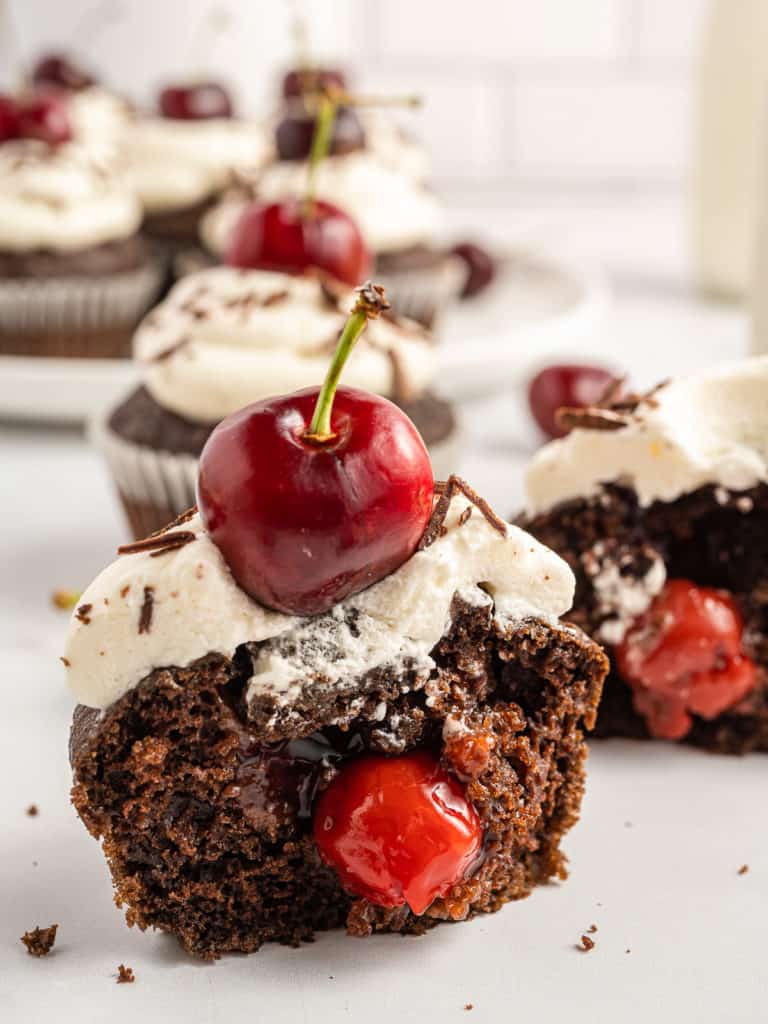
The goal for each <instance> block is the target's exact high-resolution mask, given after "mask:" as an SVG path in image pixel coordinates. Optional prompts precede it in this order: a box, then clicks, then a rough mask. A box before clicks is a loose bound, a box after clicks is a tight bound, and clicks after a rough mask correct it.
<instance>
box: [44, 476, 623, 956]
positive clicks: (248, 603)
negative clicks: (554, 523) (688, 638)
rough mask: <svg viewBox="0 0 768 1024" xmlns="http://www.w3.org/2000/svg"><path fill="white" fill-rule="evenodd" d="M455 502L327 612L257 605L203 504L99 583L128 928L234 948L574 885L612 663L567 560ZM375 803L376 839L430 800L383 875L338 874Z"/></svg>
mask: <svg viewBox="0 0 768 1024" xmlns="http://www.w3.org/2000/svg"><path fill="white" fill-rule="evenodd" d="M438 492H442V493H441V495H440V497H439V498H438V499H437V500H436V503H435V511H434V513H433V517H432V519H431V520H430V522H429V524H428V526H427V529H426V532H425V534H424V537H423V538H422V543H421V545H420V548H419V550H417V551H416V552H415V553H414V554H413V555H412V556H411V557H410V558H408V559H407V560H406V561H405V562H404V563H403V564H402V565H401V566H400V567H399V568H397V569H396V570H395V571H394V572H392V573H391V574H390V575H388V576H385V577H384V578H382V579H380V580H379V581H378V582H376V583H374V584H373V585H372V586H370V587H368V588H367V589H365V590H363V591H361V592H359V593H356V594H353V595H352V596H349V597H347V598H345V599H344V600H342V601H341V602H339V603H337V604H335V605H333V607H331V608H330V610H329V611H327V612H324V613H322V614H317V615H310V616H305V617H296V616H292V615H286V614H281V613H278V612H275V611H271V610H269V609H268V608H266V607H264V606H262V605H260V604H258V603H257V602H256V601H255V600H253V599H252V598H251V597H249V596H248V595H247V594H246V593H245V592H244V591H243V590H241V589H240V588H239V587H238V585H237V584H236V583H235V581H234V579H233V577H232V575H231V574H230V571H229V569H228V567H227V565H226V563H225V562H224V560H223V558H222V555H221V553H220V551H219V549H218V548H217V547H216V546H215V545H214V543H213V542H212V540H211V537H210V535H209V534H208V533H206V531H205V529H204V527H203V525H202V523H201V519H200V517H199V515H198V514H196V513H195V512H194V511H191V512H190V513H189V514H188V515H187V516H185V517H182V519H180V520H179V521H178V522H177V523H175V524H173V525H172V526H170V527H169V528H168V529H167V530H166V531H165V532H163V533H160V534H158V535H156V536H154V537H151V538H148V539H147V540H145V541H143V542H138V543H137V544H135V545H128V546H127V547H126V548H125V549H123V550H124V553H123V554H120V555H119V557H118V558H117V560H116V561H115V562H114V563H113V564H112V565H111V566H109V567H108V568H107V569H106V570H105V571H104V572H103V573H102V574H101V575H100V576H99V577H98V578H97V579H96V580H95V582H94V583H93V584H92V585H91V586H90V587H89V588H88V590H87V591H86V592H85V593H84V594H83V597H82V603H81V606H80V608H79V610H78V611H77V612H76V614H75V616H74V617H73V620H72V624H71V628H70V633H69V638H68V642H67V647H66V651H65V658H64V663H65V666H66V672H67V676H68V679H69V684H70V686H71V688H72V690H73V691H74V694H75V696H76V698H77V699H78V701H79V706H78V708H77V710H76V711H75V716H74V723H73V728H72V736H71V761H72V767H73V771H74V788H73V791H72V794H73V801H74V804H75V807H76V809H77V811H78V814H79V815H80V817H81V818H82V820H83V822H84V823H85V825H86V826H87V828H88V830H89V831H90V832H91V834H92V835H93V836H94V837H96V838H97V839H99V840H100V841H101V843H102V847H103V850H104V853H105V856H106V858H107V860H108V862H109V866H110V870H111V872H112V878H113V882H114V886H115V893H116V899H117V902H118V904H120V905H122V906H123V907H124V908H125V910H126V916H127V919H128V922H129V924H135V925H138V926H139V927H140V928H142V929H143V928H148V927H154V928H157V929H160V930H162V931H165V932H169V933H171V934H174V935H176V936H177V937H178V939H179V940H180V942H181V943H182V945H183V946H184V947H185V948H186V949H187V950H188V951H189V952H191V953H193V954H196V955H197V956H201V957H205V958H214V957H217V956H219V955H220V954H223V953H226V952H230V951H240V952H252V951H254V950H256V949H258V948H259V947H260V946H261V945H262V944H263V943H264V942H268V941H277V942H282V943H288V944H291V945H297V944H299V943H300V942H301V941H303V940H307V939H309V938H311V936H312V935H313V933H314V932H316V931H319V930H324V929H329V928H336V927H343V926H346V928H347V929H348V931H349V932H350V933H351V934H353V935H368V934H370V933H372V932H376V931H393V932H402V933H412V934H420V933H422V932H425V931H427V930H428V929H430V928H431V927H433V926H434V925H436V924H438V923H440V922H445V921H453V922H456V921H463V920H465V919H467V918H470V917H473V916H474V915H477V914H480V913H487V912H492V911H496V910H498V909H500V908H501V907H502V906H503V905H504V904H505V903H507V902H508V901H510V900H514V899H518V898H520V897H523V896H526V895H527V894H528V893H529V892H530V891H531V889H532V888H533V887H534V886H535V885H537V884H540V883H544V882H546V881H547V880H548V879H551V878H558V877H563V876H564V875H565V873H566V872H565V857H564V855H563V853H562V852H561V850H560V841H561V838H562V836H563V835H564V833H565V832H566V831H567V830H568V829H569V828H570V827H571V826H572V825H573V824H574V822H575V821H576V820H577V817H578V813H579V805H580V801H581V796H582V792H583V788H584V780H585V775H584V769H585V759H586V746H585V741H584V730H585V729H588V728H590V727H591V725H592V724H593V722H594V719H595V713H596V709H597V704H598V700H599V697H600V691H601V687H602V680H603V676H604V674H605V671H606V669H607V662H606V659H605V656H604V654H603V653H602V651H601V649H600V648H599V647H598V645H597V644H595V643H594V642H593V641H592V640H590V639H589V638H588V637H587V636H585V634H583V633H582V632H581V631H580V630H579V629H577V628H575V627H573V626H564V625H562V624H561V623H560V622H559V620H558V616H559V615H561V614H563V613H565V612H566V611H567V610H568V608H569V607H570V602H571V597H572V592H573V575H572V573H571V571H570V569H568V567H567V566H566V565H565V563H564V562H563V561H561V560H560V559H559V558H558V557H557V556H556V555H554V554H553V553H552V552H551V551H549V550H548V549H546V548H544V547H543V546H542V545H541V544H539V543H538V542H537V541H535V540H534V539H533V538H531V537H530V536H528V535H527V534H526V533H524V532H523V531H522V530H519V529H518V528H516V527H514V526H510V525H507V524H505V523H503V522H502V521H500V520H499V519H498V518H497V517H496V516H495V514H494V513H493V512H492V511H491V510H490V509H489V508H488V506H487V505H486V504H485V502H483V501H482V500H481V499H479V498H478V497H477V496H476V495H475V494H474V493H473V492H471V490H469V489H468V488H466V487H464V486H463V485H462V484H461V483H458V484H457V482H456V481H455V480H452V481H451V482H450V485H449V487H448V488H447V489H446V488H438ZM393 787H394V788H393ZM393 793H394V794H395V796H394V798H393ZM369 794H370V796H371V797H372V798H374V803H375V802H376V800H378V801H379V805H380V806H382V807H383V808H384V810H383V812H382V814H381V815H380V816H379V817H378V819H376V820H373V819H372V818H371V817H370V815H369V811H370V807H371V803H370V801H367V800H366V798H367V796H368V795H369ZM355 800H359V804H358V805H357V806H358V808H359V807H363V808H364V811H363V816H364V818H365V821H366V827H369V828H370V829H371V841H372V842H375V841H376V840H377V839H378V840H381V836H382V835H390V832H387V829H388V828H389V827H390V826H392V827H394V825H393V824H392V822H390V821H388V820H387V817H388V815H390V814H391V815H394V816H395V819H396V818H397V815H398V814H399V813H400V811H401V810H402V808H403V807H405V808H406V809H410V810H409V814H411V811H412V814H411V816H410V817H409V818H408V822H410V826H408V827H405V826H404V831H403V830H400V831H398V835H401V836H402V837H401V838H399V839H398V840H397V841H392V842H390V843H389V844H388V845H387V843H384V844H383V846H382V845H381V843H380V844H379V848H380V849H381V850H383V853H382V855H381V858H380V860H379V861H377V862H376V866H375V867H374V868H371V867H370V864H369V865H368V868H369V870H368V874H366V875H364V876H363V874H361V873H360V872H357V873H355V871H354V870H352V871H346V870H343V869H342V868H341V867H340V866H339V864H340V863H342V862H343V863H346V862H347V861H350V862H353V861H354V859H355V854H354V851H353V852H350V850H349V849H348V848H347V849H346V850H345V847H344V838H345V837H344V834H343V833H344V829H345V827H351V826H350V821H351V820H352V818H351V817H345V815H348V813H349V811H350V807H349V805H350V802H352V803H354V801H355ZM393 803H394V804H397V806H396V807H395V806H393ZM366 807H367V808H368V810H365V808H366ZM352 817H354V815H352ZM395 824H397V825H398V828H399V823H398V821H397V820H396V821H395ZM406 824H407V823H406ZM340 831H341V833H342V834H341V835H339V834H338V833H339V832H340ZM396 831H397V830H396ZM334 844H335V845H334ZM331 847H333V849H334V850H335V855H336V857H337V859H334V854H333V853H329V850H331ZM338 857H341V861H339V860H338ZM345 858H346V861H345ZM353 867H354V864H353Z"/></svg>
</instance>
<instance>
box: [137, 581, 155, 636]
mask: <svg viewBox="0 0 768 1024" xmlns="http://www.w3.org/2000/svg"><path fill="white" fill-rule="evenodd" d="M154 606H155V588H154V587H144V601H143V603H142V605H141V613H140V615H139V634H141V633H148V632H149V631H150V629H151V628H152V609H153V608H154Z"/></svg>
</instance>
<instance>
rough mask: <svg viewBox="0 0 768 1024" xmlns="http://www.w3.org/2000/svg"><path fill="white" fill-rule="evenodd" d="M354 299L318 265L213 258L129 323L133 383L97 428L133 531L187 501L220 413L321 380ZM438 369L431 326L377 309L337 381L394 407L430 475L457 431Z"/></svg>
mask: <svg viewBox="0 0 768 1024" xmlns="http://www.w3.org/2000/svg"><path fill="white" fill-rule="evenodd" d="M352 302H353V293H352V291H351V290H350V289H348V288H347V287H346V286H343V285H340V284H339V283H338V282H336V281H334V280H333V279H331V278H328V277H325V276H319V275H317V274H309V275H306V276H291V275H289V274H286V273H280V272H274V271H262V270H241V269H235V268H229V267H216V268H211V269H208V270H203V271H200V272H198V273H196V274H190V275H189V276H187V277H185V278H184V279H183V280H182V281H180V282H178V283H177V284H176V285H175V286H174V288H173V289H172V291H171V292H170V294H169V295H168V296H167V298H166V299H165V300H164V301H163V302H162V303H161V304H160V305H159V306H158V307H157V308H156V309H155V310H154V311H153V312H151V313H150V314H149V315H148V316H147V317H146V319H145V320H144V321H143V323H142V324H141V326H140V327H139V329H138V331H137V333H136V337H135V340H134V354H135V358H136V359H137V361H138V362H139V364H140V366H141V369H142V374H143V383H142V385H141V386H140V387H139V388H138V389H137V390H136V391H134V392H133V393H132V394H130V395H129V396H128V397H127V398H126V399H125V400H124V401H123V402H121V403H120V404H119V405H118V406H117V407H116V408H115V409H113V410H112V411H111V413H109V414H108V415H107V416H106V417H105V418H104V419H103V420H102V421H100V422H99V423H98V424H97V425H96V428H95V439H96V442H97V444H98V446H99V447H100V448H101V450H102V452H103V454H104V455H105V457H106V460H107V462H108V464H109V468H110V470H111V473H112V475H113V477H114V480H115V483H116V486H117V489H118V492H119V494H120V497H121V499H122V502H123V505H124V507H125V511H126V514H127V517H128V520H129V523H130V527H131V530H132V532H133V534H134V535H135V536H137V537H138V536H144V535H146V534H147V533H149V532H152V531H153V530H156V529H158V528H160V527H161V526H162V525H164V524H165V523H167V522H168V521H169V520H170V519H172V518H173V517H174V516H176V515H178V514H179V513H180V512H182V511H183V510H185V509H187V508H188V507H189V506H190V505H192V504H194V502H195V480H196V473H197V459H198V456H199V454H200V452H201V451H202V448H203V445H204V444H205V442H206V440H207V438H208V436H209V435H210V433H211V431H212V430H213V428H214V426H215V425H216V424H217V423H218V422H220V420H222V419H223V418H224V417H225V416H227V415H229V414H230V413H232V412H235V411H236V410H238V409H240V408H242V407H243V406H245V405H248V404H250V403H251V402H254V401H257V400H259V399H261V398H265V397H268V396H269V395H276V394H285V393H288V392H291V391H295V390H297V389H299V388H302V387H307V386H310V385H314V384H317V383H318V381H320V380H322V379H323V377H324V375H325V371H326V369H327V365H328V360H329V358H330V356H331V354H332V353H333V350H334V347H335V345H336V341H337V339H338V335H339V332H340V330H341V328H342V326H343V324H344V322H345V320H346V316H347V313H348V311H349V309H350V308H351V306H352ZM436 373H437V353H436V350H435V347H434V344H433V342H432V339H431V337H430V335H429V334H428V333H427V332H426V331H425V330H424V329H423V328H422V327H420V326H419V325H417V324H415V323H412V322H411V321H408V320H404V319H401V318H399V317H396V316H390V315H387V317H386V318H384V317H382V318H381V319H379V320H377V321H375V322H373V323H371V324H370V326H369V329H368V330H367V331H366V333H365V335H364V336H363V338H362V339H361V340H360V342H359V343H358V346H357V347H356V349H355V351H354V352H353V353H352V355H351V357H350V360H349V364H348V367H347V369H346V371H345V382H346V383H347V384H348V385H349V386H350V387H361V388H365V389H367V390H370V391H374V392H376V393H378V394H381V395H384V396H386V397H389V398H391V399H392V400H393V401H394V402H396V404H398V405H399V406H400V407H401V408H403V409H404V410H405V411H406V412H407V413H408V415H409V416H410V417H411V419H412V420H413V422H414V423H415V425H416V427H417V428H418V429H419V431H420V433H421V434H422V437H423V438H424V440H425V442H426V444H427V446H428V448H429V450H430V454H431V457H432V459H433V462H434V464H435V473H436V474H437V475H438V476H439V475H441V474H444V473H447V472H448V471H450V469H451V467H454V468H455V464H456V448H457V444H458V432H457V429H456V421H455V418H454V414H453V410H452V408H451V406H450V405H449V404H448V403H447V402H445V401H443V400H442V399H440V398H438V397H437V396H436V395H435V394H434V393H433V392H432V390H431V389H432V385H433V382H434V380H435V376H436Z"/></svg>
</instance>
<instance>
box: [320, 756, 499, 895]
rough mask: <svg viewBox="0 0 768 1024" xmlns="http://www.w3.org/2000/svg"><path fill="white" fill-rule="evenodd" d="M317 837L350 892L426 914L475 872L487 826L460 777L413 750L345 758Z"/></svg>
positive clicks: (326, 796) (324, 802) (326, 798)
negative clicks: (387, 755) (426, 911)
mask: <svg viewBox="0 0 768 1024" xmlns="http://www.w3.org/2000/svg"><path fill="white" fill-rule="evenodd" d="M314 836H315V842H316V843H317V846H318V849H319V850H320V854H321V856H322V858H323V860H324V861H325V862H326V863H327V864H329V865H330V866H331V867H333V868H334V869H335V870H336V872H337V873H338V875H339V878H340V880H341V883H342V885H343V886H344V887H345V888H346V889H348V890H349V891H350V892H353V893H355V894H356V895H358V896H363V897H365V898H366V899H368V900H370V901H371V902H372V903H375V904H378V905H379V906H383V907H399V906H402V905H403V904H404V903H407V904H408V906H409V907H410V908H411V910H412V911H413V912H414V914H423V913H424V911H425V910H427V908H428V907H429V906H430V904H431V903H432V902H433V901H434V900H435V899H437V898H438V897H440V896H445V895H446V894H447V893H448V892H449V891H450V889H451V888H452V887H453V886H454V885H457V884H459V883H460V882H462V881H463V880H464V879H465V878H466V877H467V875H468V874H469V873H470V872H471V871H472V869H473V867H474V866H475V865H476V864H477V862H478V859H479V857H480V854H481V849H482V838H483V832H482V826H481V824H480V819H479V817H478V815H477V812H476V811H475V809H474V807H473V806H472V804H471V803H470V802H469V800H468V799H467V796H466V792H465V790H464V787H463V786H462V785H461V783H460V782H459V781H458V780H457V779H456V778H455V777H454V776H452V775H450V774H449V773H448V772H446V771H445V770H444V769H443V768H441V767H440V764H439V762H438V760H437V759H436V758H435V757H434V756H433V755H432V754H430V753H428V752H427V751H414V752H412V753H409V754H404V755H403V756H401V757H384V756H381V755H376V754H370V755H366V756H364V757H361V758H359V759H358V760H355V761H350V762H349V763H347V764H345V765H344V766H343V767H342V768H341V770H340V772H339V774H338V775H337V776H336V777H335V778H334V780H333V781H332V782H331V784H330V786H329V787H328V789H326V790H325V792H324V793H323V794H322V795H321V796H320V799H319V800H318V802H317V807H316V809H315V819H314Z"/></svg>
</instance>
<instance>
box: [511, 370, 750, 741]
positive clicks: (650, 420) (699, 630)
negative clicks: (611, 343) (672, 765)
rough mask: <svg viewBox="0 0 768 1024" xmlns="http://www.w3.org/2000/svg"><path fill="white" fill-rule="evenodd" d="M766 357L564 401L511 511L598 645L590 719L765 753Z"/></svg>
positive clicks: (625, 730) (602, 730) (624, 729)
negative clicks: (606, 667)
mask: <svg viewBox="0 0 768 1024" xmlns="http://www.w3.org/2000/svg"><path fill="white" fill-rule="evenodd" d="M767 395H768V359H766V358H763V357H761V358H755V359H751V360H745V361H743V362H740V363H733V364H724V365H722V366H720V367H718V368H716V369H714V370H712V371H710V372H704V373H700V374H697V375H695V376H691V377H688V378H682V379H680V380H676V381H673V382H671V383H665V384H663V385H661V386H660V387H658V388H656V389H654V390H653V391H652V392H650V393H649V394H647V395H645V396H628V397H623V398H618V399H615V400H613V401H609V402H608V403H607V404H603V405H598V406H596V407H594V408H591V409H586V410H573V411H571V412H570V413H567V414H566V417H567V420H568V423H569V425H570V426H572V427H573V428H574V429H573V430H572V432H571V433H570V434H569V435H568V436H567V437H566V438H564V439H563V440H560V441H554V442H552V443H551V444H548V445H546V446H545V447H544V448H543V449H542V450H541V451H540V452H539V453H538V455H537V456H536V457H535V458H534V460H533V462H532V464H531V466H530V468H529V471H528V478H527V489H528V510H527V512H526V514H525V515H524V516H522V517H521V518H520V520H519V521H520V525H522V526H523V527H524V528H525V529H528V530H530V532H531V533H533V534H534V536H536V537H537V538H538V539H539V540H541V541H542V542H543V543H545V544H547V545H549V546H550V547H552V548H553V549H554V550H556V551H557V552H558V553H559V554H560V555H562V556H563V558H565V559H566V561H567V562H568V563H569V565H570V566H571V568H572V569H573V571H574V573H575V575H576V581H577V582H576V597H575V601H574V606H573V610H572V611H571V613H570V615H569V618H570V619H571V620H572V621H573V622H575V623H577V624H578V625H579V626H581V627H582V628H584V629H585V630H587V632H589V633H590V634H591V635H592V636H593V637H594V638H595V639H596V640H598V641H599V642H601V643H603V644H605V645H606V647H607V648H608V649H609V651H610V653H611V664H612V668H611V673H610V676H609V678H608V681H607V684H606V692H605V696H604V699H603V702H602V704H601V709H600V715H599V720H598V727H597V732H598V734H599V735H604V736H631V737H658V738H663V739H669V740H684V741H686V742H690V743H693V744H696V745H698V746H702V747H706V748H708V749H711V750H716V751H724V752H744V751H748V750H763V751H768V678H767V676H766V670H767V669H768V639H767V637H768V440H766V439H767V438H768V399H767V398H766V396H767Z"/></svg>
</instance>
